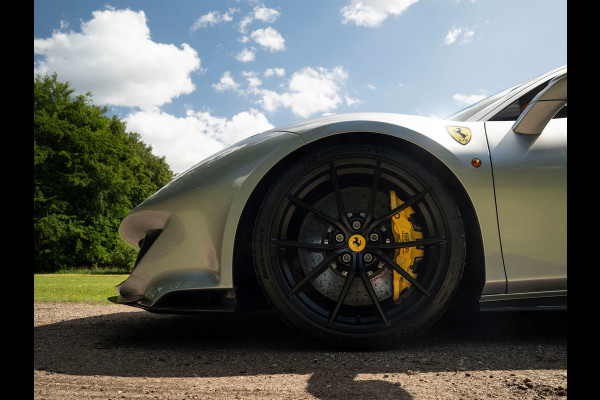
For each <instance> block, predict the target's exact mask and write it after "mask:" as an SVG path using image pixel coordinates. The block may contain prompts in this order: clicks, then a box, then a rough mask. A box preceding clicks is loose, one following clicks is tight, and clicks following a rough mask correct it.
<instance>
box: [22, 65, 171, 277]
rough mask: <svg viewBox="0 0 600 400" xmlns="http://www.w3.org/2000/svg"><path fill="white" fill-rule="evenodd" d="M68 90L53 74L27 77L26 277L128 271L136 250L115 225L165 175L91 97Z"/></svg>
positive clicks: (135, 137) (161, 162) (134, 136)
mask: <svg viewBox="0 0 600 400" xmlns="http://www.w3.org/2000/svg"><path fill="white" fill-rule="evenodd" d="M73 93H74V90H73V89H71V88H70V86H69V82H60V81H59V80H58V79H57V75H56V73H54V74H53V75H44V76H40V75H36V76H35V78H34V90H33V94H34V95H33V139H34V140H33V165H34V167H33V178H34V179H33V181H34V190H33V206H34V207H33V208H34V212H33V235H34V245H33V248H34V272H55V271H59V270H61V269H73V268H94V267H115V268H120V269H124V270H131V267H132V266H133V262H134V260H135V257H136V250H135V249H134V248H133V247H131V246H130V245H129V244H127V243H125V241H123V240H122V239H121V238H120V237H119V235H118V227H119V224H120V222H121V220H122V219H123V218H124V217H125V215H126V214H127V213H128V212H129V211H130V210H131V209H132V208H133V207H135V206H136V205H137V204H139V203H140V202H141V201H143V200H144V199H146V198H147V197H148V196H150V195H151V194H152V193H154V192H155V191H156V190H158V189H159V188H160V187H162V186H164V185H165V184H166V183H167V182H169V181H170V180H171V179H172V178H173V172H172V171H171V169H170V167H169V165H168V164H167V163H166V162H165V159H164V157H157V156H155V155H153V154H152V147H151V146H149V145H146V144H145V143H143V142H142V141H141V137H140V135H139V134H138V133H135V132H127V131H126V125H125V123H124V122H123V121H121V120H120V119H119V118H118V117H117V116H116V115H113V116H112V117H110V116H108V115H107V113H108V111H109V110H108V107H106V106H97V105H94V104H93V102H92V99H91V98H92V94H91V93H89V92H88V93H86V94H85V95H74V94H73Z"/></svg>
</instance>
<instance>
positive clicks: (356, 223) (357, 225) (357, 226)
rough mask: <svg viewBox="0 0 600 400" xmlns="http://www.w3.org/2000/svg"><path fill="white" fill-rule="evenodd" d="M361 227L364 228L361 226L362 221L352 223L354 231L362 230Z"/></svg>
mask: <svg viewBox="0 0 600 400" xmlns="http://www.w3.org/2000/svg"><path fill="white" fill-rule="evenodd" d="M361 226H362V225H361V224H360V221H354V222H353V223H352V227H353V228H354V229H360V227H361Z"/></svg>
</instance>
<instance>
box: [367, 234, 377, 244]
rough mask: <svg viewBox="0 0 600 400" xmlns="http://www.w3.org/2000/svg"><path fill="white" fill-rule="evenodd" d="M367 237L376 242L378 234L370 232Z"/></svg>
mask: <svg viewBox="0 0 600 400" xmlns="http://www.w3.org/2000/svg"><path fill="white" fill-rule="evenodd" d="M369 239H371V242H376V241H377V240H379V235H378V234H376V233H371V236H369Z"/></svg>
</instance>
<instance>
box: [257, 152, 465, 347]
mask: <svg viewBox="0 0 600 400" xmlns="http://www.w3.org/2000/svg"><path fill="white" fill-rule="evenodd" d="M390 190H394V191H395V193H396V195H397V197H398V198H399V199H402V201H404V202H405V203H404V205H405V206H410V207H412V208H413V210H414V214H412V217H411V218H410V219H411V223H412V224H413V226H414V227H415V229H416V230H419V231H420V232H421V234H422V236H423V239H422V243H423V244H422V245H420V246H419V248H420V249H422V250H423V254H422V257H421V258H420V260H419V262H418V263H417V262H415V264H414V265H413V266H412V270H413V271H414V272H415V273H416V275H417V276H416V278H414V279H413V280H411V281H410V282H411V284H410V285H409V287H408V288H407V289H406V290H404V291H403V293H402V294H401V296H399V298H398V299H397V300H394V298H393V297H394V296H392V295H390V285H393V284H392V277H393V275H394V273H393V271H394V270H396V271H397V272H396V273H397V274H402V271H403V270H402V268H400V267H399V266H398V264H396V263H395V260H394V255H395V251H396V248H394V246H398V244H397V242H395V240H394V237H393V235H392V233H391V225H392V222H391V218H392V216H393V215H394V214H396V213H397V212H399V210H398V209H396V210H395V211H396V212H394V211H392V210H391V206H390V201H389V199H390V194H389V193H390V192H389V191H390ZM340 199H341V200H340ZM356 221H358V223H357V222H356ZM353 224H354V226H353ZM357 226H358V227H359V228H358V229H355V227H357ZM372 233H376V235H377V240H375V241H371V240H370V239H369V240H367V239H366V238H375V236H371V234H372ZM340 234H341V235H342V236H343V237H344V239H343V241H341V242H338V240H340V238H341V236H340ZM352 235H360V236H356V237H354V239H357V240H356V241H355V242H354V243H350V241H349V239H350V237H351V236H352ZM390 238H391V240H390ZM360 239H363V240H365V242H366V246H364V245H363V247H364V248H363V249H362V251H357V250H358V249H359V247H355V245H356V244H358V243H360V242H361V240H360ZM350 247H353V248H354V250H352V249H351V248H350ZM344 254H347V255H349V257H348V256H346V257H344ZM367 254H369V255H370V257H369V256H367ZM253 256H254V262H255V267H256V273H257V276H258V280H259V282H260V285H261V287H262V290H263V292H264V294H265V296H266V298H267V300H268V301H269V303H270V304H271V306H272V307H273V308H274V310H275V311H276V312H277V313H278V315H279V316H280V317H281V318H282V319H283V320H284V321H285V322H286V323H288V324H289V325H290V326H291V327H292V328H295V329H296V330H298V331H300V332H303V333H305V334H307V335H309V336H312V337H313V338H315V339H317V340H320V341H322V342H325V343H328V344H333V345H337V346H342V347H354V348H356V347H362V348H369V347H382V346H385V347H388V346H389V345H391V346H393V345H395V344H397V343H404V342H406V341H407V340H408V339H410V338H412V337H414V336H415V335H417V334H419V333H420V332H423V331H424V330H425V329H427V328H428V327H430V326H431V325H432V324H433V323H434V322H435V321H437V320H438V319H439V317H440V316H441V315H442V313H443V312H444V310H445V309H446V307H447V305H448V303H449V301H450V299H451V296H452V295H453V293H454V292H455V290H456V288H457V286H458V283H459V281H460V279H461V275H462V271H463V265H464V259H465V237H464V228H463V224H462V220H461V217H460V214H459V212H458V208H457V206H456V204H455V202H454V200H453V198H452V196H451V195H450V193H449V192H448V190H447V189H446V188H445V187H444V185H443V184H442V183H441V182H440V181H439V180H438V179H437V177H436V176H435V175H434V174H433V173H431V172H430V171H429V170H427V169H426V168H424V167H423V166H421V165H420V164H419V163H418V162H416V161H415V160H413V159H411V158H410V157H408V156H406V155H404V154H402V153H400V152H397V151H394V150H390V149H387V148H381V147H377V146H373V145H347V146H336V147H331V148H326V149H320V150H316V151H314V152H312V153H311V154H309V155H308V156H307V157H305V158H303V159H302V160H300V161H299V162H297V163H296V164H295V165H294V166H292V167H291V168H289V169H288V170H286V171H284V172H283V173H282V174H281V176H280V177H279V179H278V180H277V181H276V182H275V184H274V185H273V186H272V188H271V190H270V191H269V193H268V194H267V196H266V198H265V200H264V202H263V204H262V206H261V209H260V211H259V213H258V216H257V219H256V225H255V230H254V241H253ZM366 260H369V262H367V261H366ZM401 270H402V271H401ZM405 275H407V274H406V272H404V274H402V276H403V277H404V276H405ZM406 279H409V278H408V277H407V278H406ZM392 290H393V288H392ZM396 296H397V295H396Z"/></svg>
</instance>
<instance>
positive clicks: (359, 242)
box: [348, 235, 367, 253]
mask: <svg viewBox="0 0 600 400" xmlns="http://www.w3.org/2000/svg"><path fill="white" fill-rule="evenodd" d="M366 245H367V241H366V240H365V238H364V237H362V236H361V235H352V236H350V239H348V247H350V250H352V251H355V252H357V253H358V252H359V251H362V250H363V249H364V248H365V246H366Z"/></svg>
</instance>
